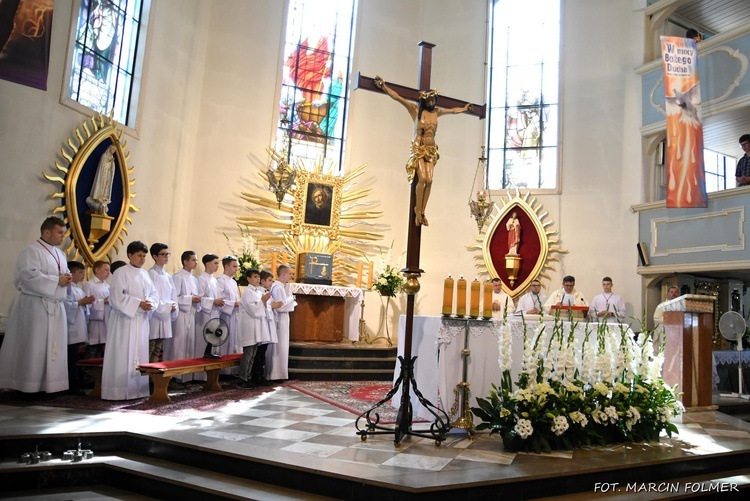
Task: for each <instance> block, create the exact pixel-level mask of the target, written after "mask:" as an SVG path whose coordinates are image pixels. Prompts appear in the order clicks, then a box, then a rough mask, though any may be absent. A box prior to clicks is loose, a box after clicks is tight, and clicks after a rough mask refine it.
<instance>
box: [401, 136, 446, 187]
mask: <svg viewBox="0 0 750 501" xmlns="http://www.w3.org/2000/svg"><path fill="white" fill-rule="evenodd" d="M438 158H440V154H439V153H438V147H437V145H436V144H433V145H429V146H427V145H423V144H418V143H417V142H416V141H412V143H411V147H410V148H409V160H408V161H407V162H406V176H407V178H408V179H409V182H410V183H411V182H412V180H413V179H414V174H415V173H416V171H417V168H418V167H419V160H420V159H424V160H425V161H427V162H430V163H431V164H432V165H435V164H436V163H437V161H438Z"/></svg>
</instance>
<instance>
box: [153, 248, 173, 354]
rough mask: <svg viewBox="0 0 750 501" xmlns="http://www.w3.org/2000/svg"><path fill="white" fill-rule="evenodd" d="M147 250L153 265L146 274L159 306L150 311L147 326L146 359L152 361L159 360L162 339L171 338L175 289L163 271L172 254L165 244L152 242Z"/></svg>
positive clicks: (169, 276) (168, 275) (162, 343)
mask: <svg viewBox="0 0 750 501" xmlns="http://www.w3.org/2000/svg"><path fill="white" fill-rule="evenodd" d="M149 252H150V253H151V257H152V258H153V259H154V266H152V267H151V268H150V269H149V270H148V276H149V278H150V279H151V281H152V282H153V283H154V287H156V292H157V293H158V294H159V306H157V307H156V308H154V311H152V312H151V319H150V320H149V328H148V339H149V341H148V361H149V362H150V363H154V362H158V361H159V355H160V354H161V351H162V349H163V347H164V340H165V339H171V338H172V322H173V321H175V320H177V290H176V289H175V286H174V283H173V282H172V277H171V275H170V274H169V273H167V272H166V271H164V267H165V266H166V265H167V263H169V256H171V255H172V253H171V252H169V248H168V247H167V245H166V244H162V243H155V244H152V245H151V249H149Z"/></svg>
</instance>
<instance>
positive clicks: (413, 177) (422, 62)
mask: <svg viewBox="0 0 750 501" xmlns="http://www.w3.org/2000/svg"><path fill="white" fill-rule="evenodd" d="M419 47H420V53H419V82H418V87H419V88H418V89H412V88H409V87H404V86H402V85H398V84H393V83H386V82H384V81H383V79H382V78H380V77H375V78H370V77H365V76H362V75H361V74H359V73H357V76H356V80H355V82H354V89H355V90H356V89H366V90H370V91H374V92H384V93H385V94H387V95H388V96H389V97H391V99H394V100H395V101H398V102H399V103H401V104H402V105H403V106H404V107H405V108H406V109H407V111H408V112H409V116H410V117H411V118H412V120H413V121H414V137H413V139H412V143H411V148H410V155H409V160H408V162H407V164H406V170H407V175H408V178H409V182H410V183H411V196H410V202H409V217H408V219H407V221H408V240H407V249H406V268H404V269H403V270H401V271H402V273H404V274H405V275H406V284H405V285H404V290H405V291H406V294H407V300H406V323H405V328H404V340H403V344H404V349H403V356H399V357H398V358H399V362H400V364H401V371H400V374H399V377H398V379H397V380H396V382H395V383H394V385H393V388H392V389H391V391H390V392H388V394H387V395H386V396H385V397H384V398H383V399H382V400H381V401H380V402H378V403H377V404H375V405H374V406H373V407H371V408H370V409H369V410H367V411H365V412H364V413H363V414H362V415H360V417H359V418H358V419H357V423H356V426H357V429H358V432H357V433H358V434H359V435H360V438H361V439H362V440H363V441H364V440H366V439H367V435H376V434H387V433H393V434H394V443H395V444H396V445H397V446H398V445H399V444H400V443H401V439H402V438H403V436H404V435H415V436H420V437H426V438H434V439H435V442H436V444H438V445H439V444H440V443H441V442H442V441H443V439H444V438H445V434H447V433H448V432H449V431H450V429H451V424H450V418H449V416H448V415H447V414H446V413H445V411H444V410H442V409H438V408H437V407H436V406H435V405H433V404H432V403H431V402H430V401H429V400H427V399H426V398H424V397H423V396H422V394H421V393H420V391H419V390H418V389H417V386H416V380H415V379H414V362H415V361H416V359H417V357H412V356H411V348H412V331H413V327H414V302H415V301H414V296H415V295H416V294H417V292H419V288H420V285H419V280H418V279H419V277H420V276H421V274H422V273H424V270H422V269H420V268H419V254H420V247H421V241H422V226H427V225H428V221H427V218H426V216H425V207H426V206H427V200H428V199H429V197H430V190H431V188H432V174H433V170H434V167H435V163H436V162H437V160H438V150H437V144H436V143H435V132H436V131H437V122H438V117H440V116H442V115H446V114H456V113H468V114H470V115H474V116H476V117H478V118H480V119H482V118H484V117H485V105H477V104H471V103H468V102H466V101H460V100H458V99H453V98H450V97H445V96H440V97H439V98H438V93H437V90H434V89H430V73H431V70H432V48H433V47H435V44H431V43H428V42H420V43H419ZM412 210H413V214H412ZM412 221H413V222H412ZM410 386H413V387H414V394H415V395H416V397H417V398H418V399H419V402H420V404H422V405H423V406H424V408H425V409H426V410H427V411H429V412H430V413H431V414H432V415H433V416H434V417H435V422H434V423H432V425H431V426H430V427H429V430H413V429H412V407H411V401H410V397H409V390H410ZM399 389H401V390H402V393H401V402H400V406H399V409H398V414H397V417H396V423H395V427H394V428H393V429H390V428H387V427H384V426H382V425H379V424H378V423H379V420H380V417H379V414H378V413H377V411H376V409H378V408H379V407H381V406H382V405H384V404H385V403H386V402H388V401H390V400H391V398H392V397H393V396H394V395H395V394H396V393H397V392H398V390H399ZM362 418H364V419H365V421H366V424H365V427H364V428H361V429H360V426H359V421H360V419H362ZM376 430H381V431H376Z"/></svg>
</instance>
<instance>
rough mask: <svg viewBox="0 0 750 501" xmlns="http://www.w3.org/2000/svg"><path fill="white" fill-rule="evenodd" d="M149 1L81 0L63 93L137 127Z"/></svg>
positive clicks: (123, 122)
mask: <svg viewBox="0 0 750 501" xmlns="http://www.w3.org/2000/svg"><path fill="white" fill-rule="evenodd" d="M149 2H150V0H81V2H80V7H79V10H78V17H77V22H76V26H75V39H74V41H73V43H72V53H71V54H70V55H69V64H68V68H69V72H70V77H69V80H68V82H69V85H68V88H67V93H66V95H65V96H64V98H67V99H70V100H72V101H75V102H77V103H79V104H81V105H83V106H85V107H87V108H90V109H92V110H94V111H96V112H98V113H101V114H103V115H108V114H109V113H110V111H112V110H114V119H115V120H117V121H118V122H120V123H122V124H125V125H127V126H129V127H135V119H136V116H135V115H136V111H137V104H138V103H137V96H138V85H137V82H139V81H140V71H141V61H142V56H141V54H142V53H143V48H144V46H145V19H144V16H145V15H146V13H147V12H148V6H149ZM63 102H66V99H63Z"/></svg>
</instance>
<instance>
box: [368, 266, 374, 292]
mask: <svg viewBox="0 0 750 501" xmlns="http://www.w3.org/2000/svg"><path fill="white" fill-rule="evenodd" d="M372 268H373V266H372V261H370V266H369V267H368V270H367V288H368V289H372Z"/></svg>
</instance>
